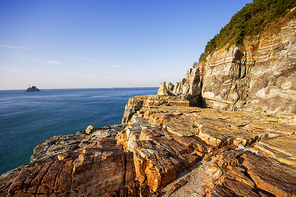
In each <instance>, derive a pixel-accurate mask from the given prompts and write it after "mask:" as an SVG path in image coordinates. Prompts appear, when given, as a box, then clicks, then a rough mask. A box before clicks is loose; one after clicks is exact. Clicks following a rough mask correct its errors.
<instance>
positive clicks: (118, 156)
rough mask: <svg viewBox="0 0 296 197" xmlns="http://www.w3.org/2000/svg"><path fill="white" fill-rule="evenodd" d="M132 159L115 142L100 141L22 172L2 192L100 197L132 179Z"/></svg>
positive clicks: (24, 194)
mask: <svg viewBox="0 0 296 197" xmlns="http://www.w3.org/2000/svg"><path fill="white" fill-rule="evenodd" d="M132 158H133V156H132V154H129V153H124V152H123V150H122V148H121V146H117V145H116V141H115V140H112V139H105V140H104V139H102V140H99V141H97V142H94V143H92V144H90V145H88V146H86V147H84V148H83V149H80V150H79V151H73V152H71V153H64V157H56V156H53V157H50V158H49V159H48V160H47V161H46V162H45V163H44V164H41V165H39V166H32V167H29V168H26V169H24V170H23V171H21V172H20V173H19V174H17V175H16V177H14V180H13V182H12V183H11V184H10V185H9V186H6V187H7V188H2V189H1V190H2V191H3V190H6V191H7V193H8V194H9V195H12V196H17V195H18V194H21V195H22V196H29V195H37V196H42V195H49V196H65V195H66V196H90V195H91V196H100V195H102V194H105V193H107V192H108V191H110V190H118V189H120V188H125V185H127V184H130V183H131V182H132V181H134V180H135V173H134V167H133V166H134V165H133V159H132Z"/></svg>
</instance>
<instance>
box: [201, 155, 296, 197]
mask: <svg viewBox="0 0 296 197" xmlns="http://www.w3.org/2000/svg"><path fill="white" fill-rule="evenodd" d="M221 154H222V155H220V156H219V157H218V158H217V160H216V162H215V163H214V164H213V165H212V166H209V167H208V168H207V169H206V171H205V174H204V176H205V177H204V181H203V182H202V184H201V185H202V187H203V189H202V190H201V191H203V192H201V195H202V196H258V197H259V196H296V191H295V189H294V188H296V174H295V172H296V170H295V169H293V168H289V167H286V166H282V165H280V164H279V163H275V162H272V161H271V160H269V159H266V158H264V157H262V156H259V155H256V154H254V153H250V152H246V151H235V150H232V151H230V152H229V153H226V152H223V153H221ZM234 160H237V161H238V163H237V162H236V163H235V164H234V165H232V164H233V163H232V161H234ZM224 162H226V163H229V164H230V165H228V166H224V165H220V164H221V163H224ZM217 164H218V165H217Z"/></svg>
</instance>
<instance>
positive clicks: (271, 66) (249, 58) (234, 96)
mask: <svg viewBox="0 0 296 197" xmlns="http://www.w3.org/2000/svg"><path fill="white" fill-rule="evenodd" d="M295 30H296V20H295V19H292V20H290V21H288V22H285V23H284V25H282V27H281V28H280V31H279V32H278V33H276V34H267V33H266V34H260V35H258V36H253V37H248V39H245V40H244V44H243V46H236V45H233V46H229V45H226V46H224V47H223V48H221V49H217V50H216V51H214V52H213V53H211V54H209V55H208V56H207V57H206V60H205V61H201V62H200V63H199V64H198V65H196V66H194V67H193V68H191V69H189V70H188V71H187V73H186V77H185V78H184V79H182V80H181V81H180V82H177V83H176V84H175V85H173V84H171V83H167V84H166V83H165V82H164V83H162V84H161V85H160V88H159V91H158V95H175V96H178V97H179V98H186V99H188V100H190V103H191V104H192V105H195V106H203V107H205V106H206V107H212V108H219V109H228V110H241V109H243V110H248V111H264V112H267V113H268V114H271V115H274V114H276V113H278V112H284V113H295V112H296V97H295V95H296V91H295V90H296V85H295V84H296V81H295V79H296V78H295V76H296V75H295V74H296V72H295V69H296V63H295V62H296V42H295V41H296V33H295Z"/></svg>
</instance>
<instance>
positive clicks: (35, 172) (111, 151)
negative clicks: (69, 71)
mask: <svg viewBox="0 0 296 197" xmlns="http://www.w3.org/2000/svg"><path fill="white" fill-rule="evenodd" d="M143 102H145V101H143ZM167 103H171V101H169V99H168V100H167ZM293 119H294V118H293V115H288V114H285V115H281V116H279V117H270V116H268V115H266V114H264V113H250V112H232V111H223V110H218V109H208V108H207V109H202V108H197V107H186V106H176V105H172V106H167V105H165V106H163V105H160V106H156V105H154V104H153V105H150V106H144V107H142V108H141V109H140V110H139V111H138V112H137V113H135V114H134V115H133V117H132V118H131V120H130V121H129V123H128V124H127V125H118V126H112V127H105V128H101V129H94V130H93V131H92V132H91V133H90V134H89V135H87V134H86V133H85V131H79V132H77V134H76V135H67V136H56V137H53V138H52V139H50V140H48V141H47V142H45V143H43V144H42V145H40V147H43V148H44V150H43V149H42V148H39V149H40V150H38V151H36V155H37V156H38V155H40V156H41V155H44V157H38V159H37V160H36V161H35V162H34V163H31V164H37V165H36V166H34V165H27V166H26V167H23V168H22V169H20V171H19V172H17V171H15V172H14V173H11V174H7V175H5V176H1V178H0V194H1V195H2V194H5V195H6V194H9V195H12V196H18V195H23V196H29V195H35V196H42V195H47V196H149V195H156V196H157V195H161V193H159V192H160V191H161V189H162V188H163V187H165V186H166V185H168V184H169V183H170V182H172V181H174V180H175V179H176V178H177V177H178V174H179V173H182V172H183V171H184V170H186V169H189V168H191V167H192V166H194V165H196V164H197V163H198V162H209V161H210V160H211V159H212V157H213V156H215V158H217V159H216V160H215V163H214V164H212V165H211V166H210V167H208V168H207V169H205V172H204V178H203V179H202V181H200V182H199V183H198V184H196V186H195V187H196V189H194V190H195V192H196V193H198V194H199V195H200V196H202V195H205V196H229V195H231V196H272V195H275V196H285V195H287V196H288V195H290V196H291V195H292V196H293V195H294V193H293V192H294V191H295V190H292V189H291V188H294V187H295V184H296V180H295V174H296V173H295V170H293V168H290V167H283V166H281V165H280V164H279V163H275V161H273V160H271V159H266V158H264V157H262V156H259V155H255V154H253V153H250V152H248V151H254V152H256V151H257V153H262V155H264V156H268V157H270V158H273V157H274V155H268V154H267V153H266V151H265V152H264V150H263V149H262V148H261V149H259V148H258V146H263V144H264V146H266V150H269V151H270V150H271V149H273V150H274V151H275V152H277V153H281V154H278V155H277V158H276V159H277V160H278V161H280V162H284V163H286V164H287V162H286V161H289V163H288V164H290V165H293V166H295V164H294V163H293V162H292V161H294V158H295V153H294V149H291V147H294V142H295V139H294V138H295V134H294V132H295V131H296V128H295V125H294V124H290V122H291V120H293ZM278 144H280V145H278ZM72 145H73V146H75V147H76V149H75V150H72V151H70V150H68V149H69V147H70V148H71V146H72ZM245 145H250V146H254V148H250V147H245ZM236 147H238V148H237V149H235V148H236ZM58 149H59V150H60V151H54V150H58ZM234 149H235V150H234ZM283 154H286V155H287V157H285V159H286V161H285V160H281V159H278V158H280V156H279V155H283ZM36 158H37V157H36ZM284 173H285V174H284ZM279 174H280V175H282V174H284V175H283V176H279ZM190 176H191V175H190ZM190 180H191V179H190ZM190 180H189V182H188V183H187V184H186V185H185V184H184V186H183V187H184V188H186V187H187V186H188V185H191V186H192V185H194V184H191V183H190ZM192 180H194V179H192ZM176 187H177V186H176ZM183 187H181V188H179V189H178V190H175V189H176V188H175V189H174V192H173V193H172V194H171V196H175V195H177V193H178V192H179V190H182V188H183ZM274 188H275V189H274ZM2 196H3V195H2Z"/></svg>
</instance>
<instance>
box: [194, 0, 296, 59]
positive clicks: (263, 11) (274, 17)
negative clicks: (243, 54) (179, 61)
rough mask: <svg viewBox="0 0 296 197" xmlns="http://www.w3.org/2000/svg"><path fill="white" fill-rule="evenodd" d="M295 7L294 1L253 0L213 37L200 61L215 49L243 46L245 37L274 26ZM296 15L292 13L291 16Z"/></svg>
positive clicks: (295, 0) (295, 1)
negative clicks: (228, 45) (225, 46)
mask: <svg viewBox="0 0 296 197" xmlns="http://www.w3.org/2000/svg"><path fill="white" fill-rule="evenodd" d="M295 6H296V0H254V1H253V3H248V4H246V5H245V7H243V8H242V9H241V10H240V11H238V12H237V13H236V14H235V15H234V16H233V17H232V18H231V20H230V22H229V23H228V24H227V25H226V26H225V27H223V28H222V29H221V30H220V33H219V34H217V35H215V36H214V38H212V39H211V40H210V41H209V42H208V43H207V45H206V47H205V52H204V53H203V54H201V57H200V59H199V60H200V61H202V60H204V59H205V57H206V56H207V55H208V54H210V53H212V52H213V51H214V50H215V49H216V48H221V47H223V46H224V45H225V44H226V43H229V44H230V45H243V40H244V38H245V36H247V35H248V36H254V35H257V34H259V33H260V32H262V31H263V30H264V29H265V28H266V27H270V26H271V25H274V24H275V23H276V22H278V20H279V19H280V18H281V17H284V16H285V15H286V14H287V13H288V10H289V9H292V8H293V7H295ZM295 16H296V14H295V12H293V14H292V16H290V17H295Z"/></svg>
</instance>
